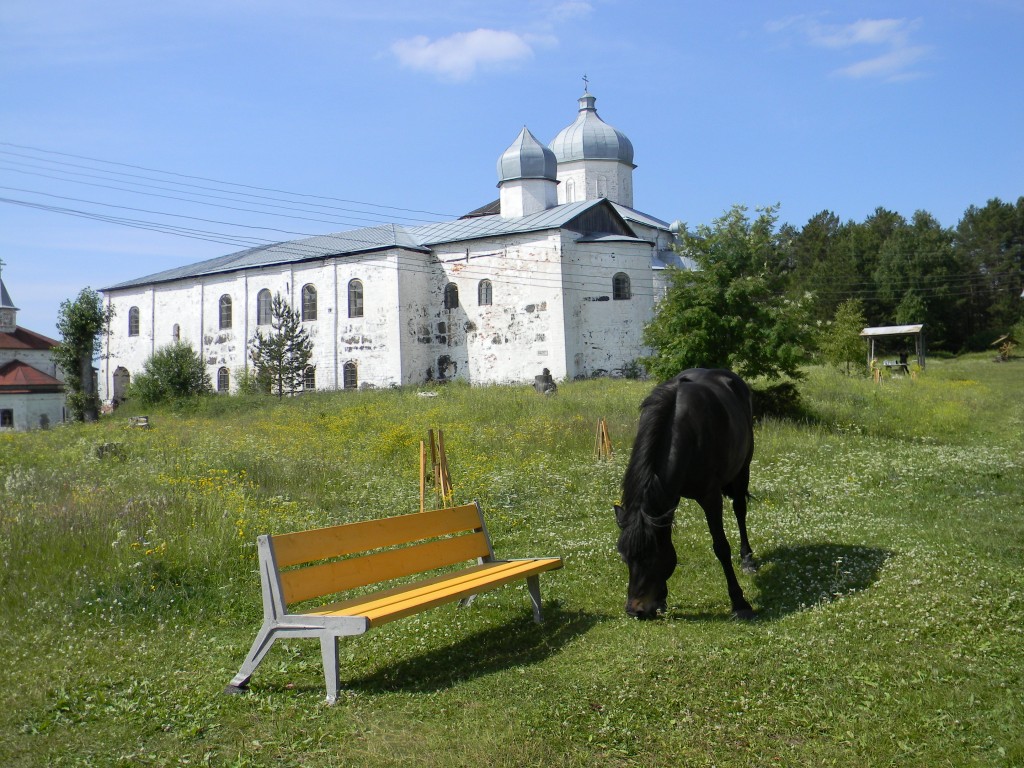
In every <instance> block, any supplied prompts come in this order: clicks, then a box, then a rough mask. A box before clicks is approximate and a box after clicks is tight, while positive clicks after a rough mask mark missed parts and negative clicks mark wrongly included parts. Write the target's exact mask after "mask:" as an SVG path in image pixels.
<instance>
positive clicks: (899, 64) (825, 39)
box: [766, 16, 931, 81]
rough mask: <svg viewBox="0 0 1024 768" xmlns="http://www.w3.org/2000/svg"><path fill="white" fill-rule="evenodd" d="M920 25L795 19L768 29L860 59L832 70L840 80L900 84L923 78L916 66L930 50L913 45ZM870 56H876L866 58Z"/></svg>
mask: <svg viewBox="0 0 1024 768" xmlns="http://www.w3.org/2000/svg"><path fill="white" fill-rule="evenodd" d="M919 25H920V22H919V21H918V20H915V19H858V20H857V21H855V22H852V23H850V24H823V23H821V22H820V21H818V20H817V19H814V18H810V17H807V16H796V17H791V18H788V19H782V20H779V21H774V22H771V23H769V24H767V25H766V29H767V30H768V31H769V32H772V33H775V34H779V33H783V32H785V31H787V30H796V31H797V32H798V34H799V35H800V36H801V37H803V38H804V39H805V40H806V41H807V43H809V44H810V45H812V46H814V47H817V48H826V49H829V50H832V51H837V52H846V53H849V54H853V55H855V56H856V57H858V58H857V60H856V61H854V62H853V63H851V64H847V65H845V66H842V67H839V68H838V69H835V70H833V74H835V75H839V76H840V77H848V78H853V79H860V78H875V79H880V80H887V81H897V80H909V79H913V78H916V77H920V76H921V74H922V73H921V71H920V70H919V69H916V65H918V64H919V63H920V62H921V61H922V60H923V59H924V58H925V57H926V56H927V55H928V54H929V53H930V51H931V49H930V47H928V46H925V45H916V44H914V43H912V42H911V35H912V33H913V32H914V31H915V30H916V29H917V28H918V26H919ZM868 52H871V53H873V55H865V54H866V53H868Z"/></svg>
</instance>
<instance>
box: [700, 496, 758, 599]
mask: <svg viewBox="0 0 1024 768" xmlns="http://www.w3.org/2000/svg"><path fill="white" fill-rule="evenodd" d="M698 502H699V503H700V506H701V509H703V510H704V517H705V518H706V519H707V521H708V531H710V532H711V546H712V548H713V549H714V550H715V557H717V558H718V562H719V563H721V564H722V570H723V571H724V572H725V583H726V584H727V585H728V586H729V600H731V601H732V612H733V615H734V616H736V618H739V619H752V618H754V610H753V608H751V607H750V603H748V602H747V600H746V598H745V597H743V589H742V588H741V587H740V583H739V581H738V580H737V579H736V571H734V570H733V567H732V549H731V548H730V547H729V540H728V539H727V538H726V537H725V527H724V526H723V525H722V494H721V493H720V492H719V491H718V490H717V489H716V490H714V491H712V492H711V493H709V494H708V495H707V496H706V497H705V498H703V499H699V500H698Z"/></svg>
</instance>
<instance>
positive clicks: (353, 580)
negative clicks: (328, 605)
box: [275, 533, 490, 604]
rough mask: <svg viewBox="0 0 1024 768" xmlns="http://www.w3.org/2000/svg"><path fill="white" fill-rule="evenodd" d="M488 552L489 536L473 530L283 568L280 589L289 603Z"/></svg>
mask: <svg viewBox="0 0 1024 768" xmlns="http://www.w3.org/2000/svg"><path fill="white" fill-rule="evenodd" d="M275 546H276V540H275ZM489 555H490V547H489V546H488V544H487V536H486V535H485V534H484V533H471V534H468V535H465V536H455V537H452V538H449V539H438V540H436V541H428V542H425V543H422V544H414V545H412V546H409V547H402V548H401V549H389V550H385V551H384V552H376V553H374V554H370V555H363V556H361V557H351V558H349V559H347V560H338V561H335V562H330V563H321V564H319V565H311V566H309V567H307V568H299V569H296V570H293V571H284V572H283V573H281V589H282V594H283V596H284V601H285V603H286V604H289V603H298V602H301V601H303V600H310V599H312V598H315V597H323V596H325V595H333V594H336V593H338V592H345V591H347V590H350V589H356V588H358V587H365V586H367V585H369V584H378V583H380V582H386V581H390V580H392V579H400V578H402V577H405V576H413V575H415V574H417V573H423V572H424V571H428V570H435V569H437V568H443V567H445V566H448V565H455V564H456V563H462V562H465V561H466V560H475V559H476V558H479V557H488V556H489Z"/></svg>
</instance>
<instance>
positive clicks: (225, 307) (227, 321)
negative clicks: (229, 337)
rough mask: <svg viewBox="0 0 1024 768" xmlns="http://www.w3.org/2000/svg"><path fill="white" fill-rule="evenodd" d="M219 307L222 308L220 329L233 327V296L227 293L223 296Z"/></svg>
mask: <svg viewBox="0 0 1024 768" xmlns="http://www.w3.org/2000/svg"><path fill="white" fill-rule="evenodd" d="M218 307H219V310H220V312H219V315H220V329H221V330H222V331H225V330H227V329H228V328H230V327H231V297H230V296H228V295H227V294H224V295H223V296H221V297H220V302H219V304H218Z"/></svg>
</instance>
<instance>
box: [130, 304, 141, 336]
mask: <svg viewBox="0 0 1024 768" xmlns="http://www.w3.org/2000/svg"><path fill="white" fill-rule="evenodd" d="M128 335H129V336H138V335H139V308H138V307H132V308H131V309H129V310H128Z"/></svg>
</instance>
